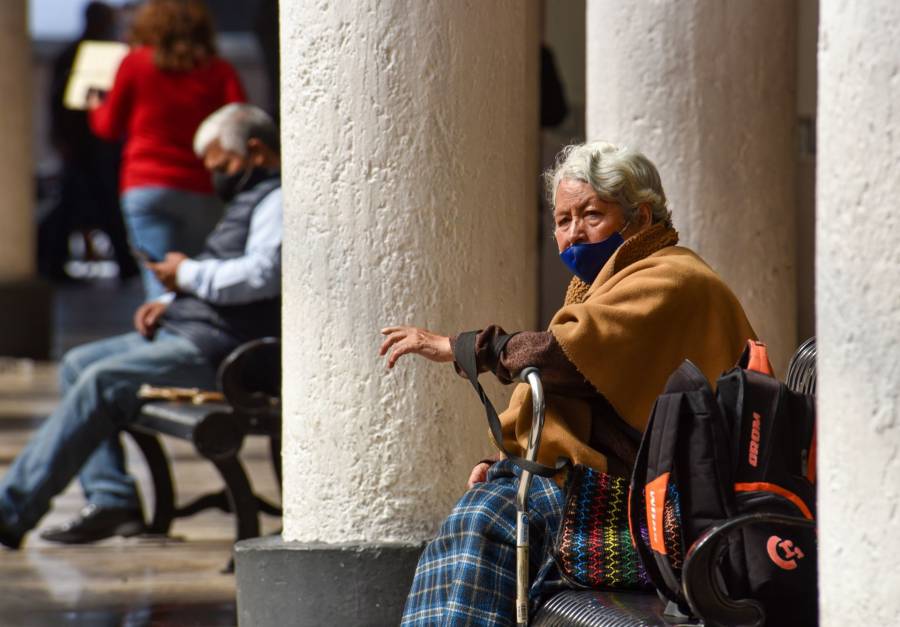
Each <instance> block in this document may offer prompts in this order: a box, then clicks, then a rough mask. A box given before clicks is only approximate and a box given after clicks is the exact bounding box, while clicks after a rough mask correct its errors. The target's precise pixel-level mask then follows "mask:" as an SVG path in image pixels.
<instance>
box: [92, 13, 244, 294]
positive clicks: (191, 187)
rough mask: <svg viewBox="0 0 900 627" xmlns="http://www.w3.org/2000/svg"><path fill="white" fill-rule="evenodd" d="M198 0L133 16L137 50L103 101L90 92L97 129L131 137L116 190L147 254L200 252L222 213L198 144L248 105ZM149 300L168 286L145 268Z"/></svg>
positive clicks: (134, 238)
mask: <svg viewBox="0 0 900 627" xmlns="http://www.w3.org/2000/svg"><path fill="white" fill-rule="evenodd" d="M214 37H215V31H214V29H213V25H212V19H211V18H210V15H209V11H208V10H207V8H206V5H205V4H204V3H203V2H202V0H149V1H148V2H147V3H146V4H144V5H143V6H142V7H141V8H140V9H139V11H138V13H137V15H136V16H135V20H134V23H133V25H132V28H131V32H130V34H129V43H130V44H131V46H132V49H131V51H130V52H129V53H128V55H127V56H126V57H125V58H124V59H123V60H122V64H121V65H120V66H119V70H118V73H117V74H116V79H115V82H114V84H113V87H112V89H111V90H110V92H109V94H108V95H107V97H106V98H105V99H104V100H103V101H101V99H100V98H99V97H96V96H92V98H91V100H90V102H89V103H88V104H89V107H90V108H91V114H90V124H91V129H92V130H93V131H94V133H95V134H97V135H98V136H99V137H101V138H103V139H106V140H110V141H114V140H120V139H123V138H124V139H125V147H124V150H123V153H122V169H121V173H120V180H119V189H120V192H121V195H122V212H123V214H124V217H125V224H126V227H127V229H128V235H129V238H130V240H131V243H132V245H133V246H134V247H135V248H137V249H139V250H140V251H142V252H143V253H146V255H147V256H148V257H150V258H154V259H162V258H163V257H164V256H165V254H166V253H167V252H169V251H173V250H177V251H181V252H184V253H185V254H187V255H189V256H190V255H194V254H196V253H198V252H200V249H201V248H202V246H203V242H204V240H205V238H206V236H207V234H209V232H210V231H212V229H213V227H214V226H215V224H216V222H218V220H219V218H220V217H221V213H222V204H221V201H220V200H219V199H218V198H217V197H216V196H215V195H213V186H212V183H211V181H210V177H209V174H208V173H207V171H206V170H205V169H204V167H203V164H202V163H201V162H200V160H199V159H198V158H197V157H196V156H195V154H194V149H193V138H194V133H195V132H196V130H197V127H198V126H199V125H200V122H201V121H203V120H204V119H205V118H206V117H207V116H208V115H209V114H211V113H212V112H213V111H215V110H216V109H219V108H220V107H222V106H223V105H226V104H228V103H231V102H243V101H244V100H245V95H244V90H243V87H242V86H241V83H240V80H239V79H238V76H237V72H235V70H234V68H233V67H232V66H231V65H230V64H229V63H228V62H226V61H225V60H223V59H221V58H220V57H218V56H217V55H216V48H215V43H214ZM142 280H143V282H144V292H145V296H146V298H147V299H148V300H149V299H152V298H155V297H157V296H159V295H160V294H162V293H163V292H164V291H165V289H164V288H163V286H162V285H161V284H160V283H159V281H157V280H156V277H155V276H154V275H153V273H152V272H150V271H149V270H148V269H147V268H143V270H142Z"/></svg>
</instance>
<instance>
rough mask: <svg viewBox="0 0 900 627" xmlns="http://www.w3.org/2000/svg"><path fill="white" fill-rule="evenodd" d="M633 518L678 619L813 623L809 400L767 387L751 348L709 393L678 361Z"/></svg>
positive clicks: (757, 350) (648, 439) (656, 410)
mask: <svg viewBox="0 0 900 627" xmlns="http://www.w3.org/2000/svg"><path fill="white" fill-rule="evenodd" d="M667 502H668V504H669V507H668V508H666V504H667ZM673 504H674V511H675V512H676V516H675V520H674V521H673V520H672V516H671V515H664V512H665V511H666V510H667V509H668V511H671V510H672V509H673V508H672V505H673ZM629 514H630V522H631V527H632V536H633V538H634V541H635V544H636V546H637V549H638V552H639V554H640V556H641V559H642V561H643V562H644V565H645V567H646V569H647V572H648V574H649V576H650V578H651V580H652V581H653V583H654V585H655V586H656V588H657V590H658V592H659V593H660V595H661V596H663V597H665V598H667V599H668V600H669V601H671V602H672V604H676V605H677V606H678V609H679V610H680V611H681V612H683V613H684V614H686V615H689V616H690V615H693V616H695V617H698V618H702V619H703V620H704V621H705V624H706V625H707V626H714V625H729V626H737V625H763V624H765V625H766V626H767V627H773V626H782V625H783V626H788V625H789V626H791V627H805V626H812V625H815V624H816V622H817V598H816V532H815V522H814V521H815V404H814V399H813V397H812V396H810V395H806V394H800V393H797V392H794V391H791V390H790V389H789V388H788V387H787V386H786V385H785V384H783V383H781V382H780V381H778V380H777V379H775V378H774V377H773V376H772V375H771V366H770V365H769V362H768V358H767V355H766V351H765V346H764V345H762V344H760V343H757V342H749V343H748V347H747V349H746V350H745V351H744V355H743V357H742V358H741V361H740V362H739V363H738V365H737V366H736V367H735V368H733V369H731V370H729V371H728V372H726V373H725V374H723V375H722V376H721V377H720V378H719V380H718V383H717V386H716V391H715V392H713V390H712V388H711V386H710V384H709V382H708V381H707V380H706V377H705V376H704V375H703V373H702V372H701V371H700V370H699V369H698V368H697V367H696V366H695V365H694V364H692V363H691V362H690V361H685V362H684V363H683V364H682V365H681V366H680V367H679V368H678V370H676V371H675V373H674V374H672V376H671V377H670V378H669V381H668V382H667V384H666V388H665V391H664V392H663V394H662V395H661V396H660V397H659V398H658V399H657V401H656V404H655V405H654V407H653V412H652V414H651V416H650V421H649V423H648V425H647V428H646V431H645V432H644V437H643V439H642V441H641V446H640V449H639V452H638V456H637V460H636V462H635V468H634V474H633V475H632V481H631V496H630V504H629ZM673 525H675V526H676V527H680V534H679V533H678V530H677V529H676V533H675V535H676V537H680V542H677V541H676V542H675V544H674V545H673V543H672V540H671V537H672V526H673ZM692 561H693V562H694V563H693V564H692ZM736 599H737V600H736ZM672 604H670V606H671V605H672Z"/></svg>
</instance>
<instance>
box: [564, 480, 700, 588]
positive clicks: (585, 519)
mask: <svg viewBox="0 0 900 627" xmlns="http://www.w3.org/2000/svg"><path fill="white" fill-rule="evenodd" d="M628 489H629V486H628V479H625V478H623V477H615V476H612V475H609V474H607V473H605V472H600V471H599V470H595V469H593V468H589V467H587V466H581V465H577V466H575V467H574V468H572V470H571V474H570V476H569V484H568V490H567V496H566V507H565V510H564V512H563V520H562V523H561V525H560V530H559V533H558V535H557V538H556V556H555V557H556V563H557V565H558V566H559V569H560V571H561V572H562V575H563V577H564V578H565V579H566V581H567V582H568V583H569V584H571V585H573V586H575V587H579V588H612V589H616V590H652V589H653V583H652V581H651V580H650V577H649V576H648V575H647V571H646V569H645V568H644V565H643V564H642V563H641V559H640V556H639V555H638V552H637V549H636V548H635V546H634V542H632V539H631V532H630V531H629V525H628ZM667 504H668V507H667V510H666V512H665V520H666V531H667V533H666V541H667V543H668V546H669V551H670V555H673V556H678V559H679V562H680V556H681V555H682V547H681V535H680V533H679V532H678V529H677V523H678V497H677V494H676V493H675V487H674V486H672V493H671V496H670V498H669V499H668V501H667ZM641 532H642V533H643V534H645V535H646V533H647V528H646V525H643V526H642V530H641Z"/></svg>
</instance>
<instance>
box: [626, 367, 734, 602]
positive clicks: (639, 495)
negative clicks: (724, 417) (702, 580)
mask: <svg viewBox="0 0 900 627" xmlns="http://www.w3.org/2000/svg"><path fill="white" fill-rule="evenodd" d="M717 415H718V406H717V405H716V401H715V398H714V396H713V392H712V389H711V388H710V386H709V382H708V381H707V380H706V377H705V376H704V375H703V373H702V372H701V371H700V369H699V368H697V366H695V365H694V364H692V363H691V362H690V361H687V360H686V361H685V362H684V363H682V365H681V366H680V367H679V368H678V370H676V371H675V372H674V373H673V374H672V376H671V377H670V378H669V381H668V382H667V384H666V389H665V391H664V392H663V394H662V395H661V396H660V397H659V398H657V401H656V404H655V405H654V407H653V411H652V413H651V416H650V421H649V423H648V425H647V429H646V431H645V432H644V438H643V440H642V441H641V447H640V449H639V451H638V456H637V459H636V461H635V466H634V473H633V474H632V481H631V493H630V495H629V516H630V519H629V520H630V525H631V531H632V537H633V539H634V542H635V547H636V549H637V551H638V554H639V555H640V557H641V560H642V562H643V563H644V567H645V568H646V570H647V574H648V576H649V577H650V579H651V581H652V582H653V584H654V585H655V586H656V588H657V590H659V592H660V593H661V594H662V595H663V596H665V597H666V598H667V599H669V600H671V601H674V602H675V603H677V604H678V605H679V606H680V608H681V609H682V611H685V612H686V611H687V607H688V606H687V602H686V599H685V597H684V593H683V592H682V588H681V582H680V576H679V574H678V573H677V572H676V571H675V569H674V568H673V564H672V561H671V559H670V557H669V556H668V555H667V550H668V549H667V547H666V545H665V536H664V534H663V533H662V532H663V527H662V525H663V523H664V515H665V507H666V501H667V500H668V499H669V490H668V488H669V484H670V483H672V482H673V481H678V486H679V489H680V490H682V494H681V495H680V496H681V497H685V496H689V498H691V500H694V499H695V498H701V496H700V495H701V494H702V495H703V496H702V499H701V500H705V501H709V500H710V499H713V501H714V502H711V503H709V504H708V505H709V507H706V508H705V509H706V510H707V512H709V511H714V510H715V509H719V508H724V509H728V506H727V505H726V504H727V502H728V496H727V494H726V490H730V488H731V486H730V484H729V483H728V482H727V481H725V480H724V479H725V475H726V474H727V471H728V469H727V467H721V468H720V467H719V466H720V465H721V463H720V460H719V461H714V462H713V464H714V467H713V466H710V467H709V468H707V471H708V472H713V474H714V475H715V476H710V477H705V476H704V477H703V478H702V482H701V483H702V485H700V484H698V481H700V478H699V477H696V476H694V474H692V472H691V469H687V471H685V469H681V472H682V475H681V476H680V477H679V476H678V472H679V468H678V466H679V459H680V458H681V456H682V455H683V454H685V451H683V448H684V447H685V446H693V444H692V442H693V441H694V440H695V439H696V435H697V434H693V435H691V433H689V431H691V432H693V431H695V430H696V429H701V430H703V431H704V434H705V435H704V436H703V438H702V440H703V441H704V442H706V446H709V447H713V448H714V449H716V450H717V449H718V448H721V443H722V442H723V438H724V434H723V433H719V432H717V428H718V425H717V422H718V421H717V420H714V419H711V418H714V417H715V416H717ZM689 435H690V437H688V436H689ZM716 442H718V443H719V444H716ZM687 454H689V456H690V455H693V454H694V453H693V452H691V451H687ZM704 454H710V451H709V450H707V451H706V452H705V453H704ZM695 484H697V485H695ZM685 489H687V490H688V491H689V494H687V493H685V492H684V490H685ZM693 491H697V492H698V493H697V494H693ZM705 501H704V502H705ZM685 504H686V503H685V501H683V500H682V502H681V503H680V504H679V507H680V508H681V509H682V512H681V516H684V515H685V514H686V513H687V512H685V511H683V508H684V506H685ZM695 505H696V504H695ZM710 508H712V509H710ZM642 520H646V521H647V537H646V539H645V538H644V536H643V534H642V533H641V529H640V523H641V521H642ZM685 522H686V521H685V520H684V519H683V518H682V519H681V520H680V521H679V524H680V526H681V536H682V542H683V543H684V544H683V547H684V550H687V549H688V544H687V543H688V542H691V541H693V540H692V536H691V534H690V533H686V532H690V531H692V529H689V528H687V527H685Z"/></svg>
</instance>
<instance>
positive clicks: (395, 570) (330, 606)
mask: <svg viewBox="0 0 900 627" xmlns="http://www.w3.org/2000/svg"><path fill="white" fill-rule="evenodd" d="M422 549H423V545H415V546H411V545H403V544H382V545H377V544H365V545H359V544H356V545H350V544H308V543H301V542H285V541H284V540H282V538H281V537H280V536H266V537H263V538H251V539H249V540H242V541H240V542H238V543H237V544H235V546H234V561H235V576H236V584H237V610H238V624H239V625H242V626H246V627H251V626H252V627H283V626H284V625H285V624H288V623H290V624H293V625H371V626H373V627H377V626H379V625H385V626H388V625H390V626H396V625H398V624H399V623H400V616H401V614H402V612H403V603H404V601H405V600H406V595H407V593H408V592H409V587H410V584H411V583H412V578H413V574H414V573H415V570H416V563H417V562H418V560H419V555H420V554H421V553H422ZM285 617H290V618H289V619H286V618H285Z"/></svg>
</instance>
